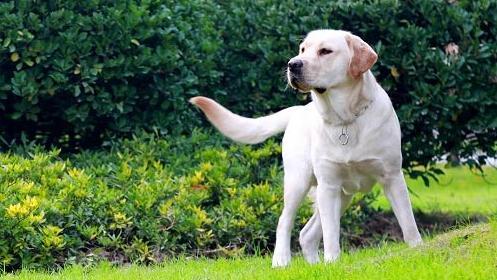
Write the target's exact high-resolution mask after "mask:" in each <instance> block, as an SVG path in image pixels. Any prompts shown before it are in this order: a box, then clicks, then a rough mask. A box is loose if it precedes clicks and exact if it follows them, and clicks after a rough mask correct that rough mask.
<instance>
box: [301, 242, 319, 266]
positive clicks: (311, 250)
mask: <svg viewBox="0 0 497 280" xmlns="http://www.w3.org/2000/svg"><path fill="white" fill-rule="evenodd" d="M301 246H302V254H303V255H304V259H305V260H306V261H307V262H308V263H310V264H316V263H318V262H319V254H318V250H317V248H316V247H315V246H304V244H302V242H301Z"/></svg>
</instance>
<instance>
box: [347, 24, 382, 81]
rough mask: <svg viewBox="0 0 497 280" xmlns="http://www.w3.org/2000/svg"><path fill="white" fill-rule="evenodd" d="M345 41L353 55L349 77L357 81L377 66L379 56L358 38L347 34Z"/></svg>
mask: <svg viewBox="0 0 497 280" xmlns="http://www.w3.org/2000/svg"><path fill="white" fill-rule="evenodd" d="M345 40H346V41H347V44H348V45H349V49H350V52H351V54H352V58H351V59H350V62H349V75H350V76H352V77H353V78H354V79H357V78H359V77H360V76H361V75H362V73H364V72H366V71H368V70H369V69H370V68H371V67H372V66H373V64H375V62H376V60H377V59H378V55H377V54H376V53H375V51H374V50H373V48H371V47H370V46H369V45H368V44H367V43H366V42H364V41H363V40H362V39H361V38H359V37H358V36H355V35H352V34H347V35H345Z"/></svg>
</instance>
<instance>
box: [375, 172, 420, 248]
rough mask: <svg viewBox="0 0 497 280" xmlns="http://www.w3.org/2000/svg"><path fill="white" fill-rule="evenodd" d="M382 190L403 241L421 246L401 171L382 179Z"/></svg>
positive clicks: (410, 244)
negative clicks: (398, 225) (397, 223)
mask: <svg viewBox="0 0 497 280" xmlns="http://www.w3.org/2000/svg"><path fill="white" fill-rule="evenodd" d="M382 183H383V189H384V191H385V195H386V197H387V198H388V200H389V201H390V204H391V205H392V209H393V213H394V214H395V217H396V218H397V221H398V222H399V224H400V228H401V229H402V235H403V236H404V241H405V242H406V243H407V244H409V246H411V247H412V246H416V245H418V244H421V243H422V242H423V240H422V239H421V235H420V234H419V231H418V227H417V226H416V221H415V220H414V214H413V212H412V207H411V201H410V200H409V193H408V191H407V185H406V182H405V180H404V176H403V174H402V172H401V171H399V172H396V173H395V174H392V175H391V176H386V177H385V178H383V182H382Z"/></svg>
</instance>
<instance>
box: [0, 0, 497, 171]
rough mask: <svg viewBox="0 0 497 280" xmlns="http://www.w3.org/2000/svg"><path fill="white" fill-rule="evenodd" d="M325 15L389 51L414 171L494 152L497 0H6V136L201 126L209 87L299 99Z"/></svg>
mask: <svg viewBox="0 0 497 280" xmlns="http://www.w3.org/2000/svg"><path fill="white" fill-rule="evenodd" d="M449 2H451V3H449ZM116 3H117V4H116ZM316 28H335V29H346V30H350V31H352V32H354V33H355V34H357V35H359V36H361V37H363V38H364V39H365V40H366V41H367V42H369V43H370V44H371V45H372V46H373V47H374V48H375V49H376V50H377V52H378V53H379V62H378V63H377V64H376V66H375V67H374V69H373V70H374V73H375V74H376V76H377V78H378V80H379V82H380V83H381V84H382V85H383V87H384V88H385V89H386V90H387V92H388V93H389V94H390V96H391V98H392V100H393V102H394V105H395V107H396V109H397V112H398V115H399V118H400V121H401V124H402V131H403V136H404V138H403V140H404V146H403V147H404V156H405V167H406V168H408V170H409V171H410V172H411V174H412V175H416V174H417V173H416V172H415V171H413V170H412V167H413V166H416V165H426V164H428V163H430V162H431V161H432V160H433V158H434V157H439V156H441V155H443V154H447V153H450V154H451V155H452V156H453V158H457V157H460V158H468V156H470V155H472V154H473V153H474V152H475V151H477V150H479V151H484V152H487V153H488V154H490V155H495V139H496V138H497V132H496V127H497V113H496V112H497V94H496V92H497V63H496V62H497V53H496V50H497V43H496V35H497V3H496V1H448V2H446V1H431V0H414V1H353V2H352V1H346V3H344V2H342V1H340V2H338V3H333V1H325V0H322V1H321V0H320V1H305V0H300V1H274V0H265V1H264V0H263V1H243V0H234V1H165V0H162V1H153V0H150V1H137V0H135V1H131V0H127V1H98V0H95V1H56V0H44V1H41V0H40V1H36V0H31V1H28V0H25V1H22V0H21V1H6V2H3V3H1V4H0V69H1V71H0V115H1V123H0V129H1V131H2V133H3V138H4V140H5V141H6V142H7V143H10V141H11V140H12V139H15V138H22V137H21V135H25V136H27V138H28V139H33V138H37V139H39V140H41V141H45V142H47V143H53V142H54V141H63V142H68V143H71V145H78V144H82V145H92V144H98V143H99V142H100V141H102V140H103V139H105V137H108V135H115V134H118V135H128V134H129V133H130V132H132V131H134V130H135V129H137V128H140V129H142V128H145V129H148V130H158V131H160V132H161V133H164V134H182V133H183V134H184V133H189V132H190V131H191V130H192V128H193V127H196V126H199V125H200V124H201V119H202V117H201V116H200V115H199V114H198V113H197V112H195V111H194V110H193V108H191V106H189V105H188V103H187V100H188V98H190V97H191V96H194V95H197V94H202V95H207V96H211V97H214V98H216V99H218V100H219V101H221V102H222V103H224V104H226V105H227V106H228V107H230V108H232V109H233V110H234V111H236V112H238V113H242V114H244V115H261V114H266V113H270V112H273V111H276V110H278V109H281V108H283V107H286V106H289V105H292V104H296V103H299V102H300V101H299V100H298V97H297V95H296V94H295V93H293V92H292V91H289V90H286V88H287V86H286V81H285V78H284V74H283V69H284V67H285V65H286V62H287V60H288V58H290V57H292V56H293V55H295V53H296V52H297V44H298V43H299V40H300V39H301V38H302V37H303V36H304V35H305V34H306V33H307V32H308V31H309V30H312V29H316ZM450 43H454V44H456V45H457V46H458V54H453V55H450V54H447V53H446V51H445V50H446V47H447V46H448V45H449V44H450ZM203 124H205V123H203ZM75 141H76V142H75ZM479 161H480V162H481V161H482V158H477V159H470V160H469V161H468V163H470V164H476V163H478V162H479Z"/></svg>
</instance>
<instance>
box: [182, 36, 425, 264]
mask: <svg viewBox="0 0 497 280" xmlns="http://www.w3.org/2000/svg"><path fill="white" fill-rule="evenodd" d="M376 59H377V55H376V53H375V52H374V51H373V49H372V48H371V47H370V46H369V45H368V44H366V43H365V42H364V41H363V40H361V39H360V38H359V37H357V36H355V35H352V34H350V33H349V32H345V31H341V30H316V31H312V32H310V33H309V34H308V35H307V37H306V38H305V40H304V41H303V43H302V44H301V45H300V51H299V55H297V56H296V57H294V58H292V59H291V60H290V61H289V69H288V81H289V84H290V85H291V86H293V87H295V88H296V89H298V90H299V91H302V92H311V96H312V100H313V101H312V102H311V103H309V104H307V105H306V106H294V107H291V108H287V109H285V110H282V111H280V112H278V113H275V114H273V115H269V116H265V117H261V118H257V119H251V118H244V117H241V116H238V115H236V114H233V113H232V112H230V111H229V110H227V109H226V108H224V107H222V106H221V105H219V104H218V103H216V102H215V101H213V100H211V99H209V98H206V97H194V98H192V99H191V100H190V101H191V103H193V104H194V105H196V106H198V107H199V108H200V109H201V110H202V111H203V112H204V113H205V114H206V116H207V118H208V119H209V120H210V122H211V123H212V124H213V125H214V126H215V127H216V128H217V129H219V130H220V131H221V133H223V134H224V135H226V136H227V137H229V138H231V139H233V140H234V141H238V142H242V143H249V144H253V143H258V142H261V141H264V140H265V139H267V138H268V137H270V136H272V135H274V134H277V133H280V132H283V131H285V135H284V137H283V143H282V147H283V165H284V170H285V176H284V209H283V212H282V214H281V216H280V219H279V222H278V228H277V232H276V246H275V250H274V256H273V266H274V267H280V266H286V265H288V264H289V263H290V259H291V252H290V234H291V229H292V227H293V222H294V218H295V214H296V211H297V209H298V206H299V205H300V203H301V202H302V200H303V199H304V197H305V195H306V194H307V193H308V191H309V189H310V188H311V187H312V186H316V190H315V192H313V193H314V195H315V202H316V209H315V213H314V215H313V216H312V217H311V219H310V220H309V222H308V223H307V224H306V225H305V227H304V228H303V229H302V231H301V233H300V239H299V240H300V244H301V246H302V250H303V254H304V257H305V259H306V260H307V261H308V262H310V263H315V262H318V261H319V255H318V246H319V243H320V241H321V238H322V239H323V244H324V260H325V261H326V262H331V261H334V260H336V259H337V258H338V256H339V254H340V243H339V233H340V217H341V215H342V214H343V212H344V211H345V209H346V207H347V205H348V204H349V202H350V200H351V198H352V195H353V194H354V193H356V192H367V191H369V190H370V189H371V188H372V186H373V184H374V183H375V182H379V183H380V184H382V185H383V189H384V192H385V195H386V196H387V198H388V199H389V201H390V203H391V204H392V209H393V211H394V213H395V215H396V217H397V220H398V221H399V224H400V227H401V228H402V233H403V235H404V240H405V241H406V242H407V243H408V244H409V245H411V246H414V245H417V244H420V243H421V242H422V240H421V236H420V234H419V232H418V229H417V226H416V223H415V220H414V216H413V212H412V209H411V203H410V200H409V195H408V191H407V187H406V183H405V181H404V177H403V174H402V169H401V168H402V154H401V147H400V126H399V122H398V119H397V115H396V114H395V111H394V109H393V107H392V104H391V102H390V99H389V97H388V95H387V94H386V93H385V91H384V90H383V89H382V88H381V87H380V85H378V83H377V82H376V80H375V78H374V76H373V74H372V73H371V71H370V70H369V69H370V68H371V66H372V65H373V64H374V63H375V62H376Z"/></svg>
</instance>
